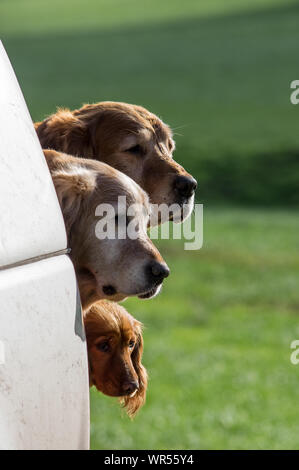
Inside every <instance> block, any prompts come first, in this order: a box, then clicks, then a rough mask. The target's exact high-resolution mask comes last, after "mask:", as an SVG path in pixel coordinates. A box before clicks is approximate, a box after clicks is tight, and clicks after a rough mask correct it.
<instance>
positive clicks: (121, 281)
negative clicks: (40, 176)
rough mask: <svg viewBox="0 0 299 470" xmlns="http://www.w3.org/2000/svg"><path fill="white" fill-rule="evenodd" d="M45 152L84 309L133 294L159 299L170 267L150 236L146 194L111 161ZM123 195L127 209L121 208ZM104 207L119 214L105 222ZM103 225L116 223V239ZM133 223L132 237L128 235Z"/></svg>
mask: <svg viewBox="0 0 299 470" xmlns="http://www.w3.org/2000/svg"><path fill="white" fill-rule="evenodd" d="M44 154H45V157H46V160H47V163H48V166H49V169H50V172H51V175H52V178H53V182H54V185H55V188H56V192H57V196H58V199H59V202H60V206H61V209H62V213H63V216H64V220H65V225H66V230H67V235H68V243H69V247H70V248H71V254H70V256H71V259H72V261H73V263H74V266H75V270H76V274H77V278H78V284H79V290H80V295H81V301H82V306H83V309H86V308H87V307H88V306H90V305H91V304H92V303H93V302H95V301H97V300H100V299H103V298H107V299H110V300H116V301H120V300H123V299H124V298H126V297H128V296H135V295H137V296H138V297H140V298H151V297H153V296H154V295H156V294H157V293H158V292H159V291H160V288H161V285H162V282H163V279H164V278H165V277H167V276H168V274H169V269H168V267H167V265H166V264H165V262H164V261H163V259H162V257H161V255H160V253H159V252H158V250H157V249H156V248H155V246H154V245H153V243H152V242H151V240H150V239H149V237H148V235H147V232H146V228H147V223H148V218H149V202H148V197H147V195H146V193H145V192H144V191H143V190H142V189H141V188H140V187H139V186H138V185H137V184H136V183H135V182H134V181H133V180H131V179H130V178H129V177H128V176H126V175H125V174H123V173H121V172H119V171H117V170H115V169H114V168H111V167H109V166H108V165H106V164H105V163H101V162H96V161H93V160H86V159H79V158H76V157H72V156H70V155H66V154H61V153H58V152H56V151H53V150H45V151H44ZM120 196H121V197H122V198H123V199H124V204H125V205H123V206H119V197H120ZM99 208H100V209H101V208H104V212H106V210H108V209H109V208H112V209H113V211H112V213H110V215H109V214H108V216H105V217H104V218H103V217H102V218H100V219H99V217H98V216H101V215H103V213H101V212H99V211H98V210H99ZM103 221H104V222H105V224H104V225H105V226H106V225H109V224H110V223H111V222H113V226H115V228H116V231H115V237H114V238H111V237H106V238H105V237H102V234H103V231H100V234H99V233H98V232H99V228H98V225H99V224H102V222H103ZM132 223H133V228H134V229H135V230H134V232H133V235H134V237H132V238H131V237H128V236H127V232H126V231H127V230H129V228H131V227H130V226H132ZM128 225H129V227H128ZM120 234H122V236H120ZM104 235H105V233H104Z"/></svg>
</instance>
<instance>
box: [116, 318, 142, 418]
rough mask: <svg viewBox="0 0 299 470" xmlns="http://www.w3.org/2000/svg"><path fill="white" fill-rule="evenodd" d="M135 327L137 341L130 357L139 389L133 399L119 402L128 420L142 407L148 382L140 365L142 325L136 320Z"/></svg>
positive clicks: (128, 398) (129, 398) (124, 399)
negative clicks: (128, 417)
mask: <svg viewBox="0 0 299 470" xmlns="http://www.w3.org/2000/svg"><path fill="white" fill-rule="evenodd" d="M135 327H136V331H137V338H138V339H137V344H136V346H135V349H134V351H133V353H132V356H131V357H132V362H133V365H134V368H135V371H136V373H137V375H138V380H139V389H138V391H137V393H136V394H135V395H134V396H133V397H125V398H123V399H122V400H121V402H122V404H123V406H124V408H125V409H126V412H127V413H128V415H129V416H130V418H133V417H134V416H135V415H136V413H137V412H138V411H139V409H140V408H141V407H142V406H143V405H144V403H145V399H146V390H147V382H148V377H147V371H146V369H145V367H144V366H143V365H142V363H141V360H142V353H143V337H142V325H141V323H140V322H137V320H136V324H135Z"/></svg>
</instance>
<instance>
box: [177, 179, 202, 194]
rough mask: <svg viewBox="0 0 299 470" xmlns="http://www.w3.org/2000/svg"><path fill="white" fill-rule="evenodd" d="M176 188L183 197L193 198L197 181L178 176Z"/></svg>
mask: <svg viewBox="0 0 299 470" xmlns="http://www.w3.org/2000/svg"><path fill="white" fill-rule="evenodd" d="M174 186H175V188H176V189H177V191H178V192H179V194H180V196H182V197H191V196H192V195H193V194H194V192H195V190H196V187H197V181H196V180H195V179H194V178H192V176H182V175H181V176H177V177H176V179H175V181H174Z"/></svg>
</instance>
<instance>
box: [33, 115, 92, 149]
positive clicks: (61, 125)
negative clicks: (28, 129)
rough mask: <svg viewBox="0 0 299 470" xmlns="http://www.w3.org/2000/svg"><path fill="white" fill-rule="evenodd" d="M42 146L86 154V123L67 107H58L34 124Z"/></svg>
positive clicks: (87, 144) (88, 137)
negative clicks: (55, 110)
mask: <svg viewBox="0 0 299 470" xmlns="http://www.w3.org/2000/svg"><path fill="white" fill-rule="evenodd" d="M34 127H35V130H36V132H37V135H38V138H39V140H40V143H41V146H42V148H45V149H46V148H48V149H54V150H61V151H63V152H66V153H69V154H71V155H75V156H82V155H88V152H87V151H88V147H89V145H90V144H89V140H90V136H89V131H88V127H87V124H86V123H85V122H84V121H83V120H82V119H81V118H80V117H79V116H75V114H74V113H73V112H72V111H70V110H69V109H63V108H60V109H58V110H57V112H56V113H55V114H52V115H51V116H49V117H48V118H47V119H45V120H44V121H42V122H37V123H35V124H34Z"/></svg>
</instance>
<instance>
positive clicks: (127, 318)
mask: <svg viewBox="0 0 299 470" xmlns="http://www.w3.org/2000/svg"><path fill="white" fill-rule="evenodd" d="M84 326H85V333H86V341H87V351H88V363H89V381H90V386H92V385H95V386H96V388H97V389H98V390H99V391H101V392H102V393H104V394H105V395H109V396H111V397H119V398H120V401H121V402H122V403H123V405H124V406H125V408H126V411H127V413H128V415H129V416H131V417H132V416H134V415H135V414H136V412H137V411H138V410H139V408H140V407H141V406H142V405H143V404H144V402H145V397H146V389H147V373H146V370H145V368H144V366H143V365H142V363H141V359H142V352H143V338H142V325H141V323H140V322H139V321H137V320H135V318H133V317H132V316H131V315H130V314H129V313H128V312H127V311H126V310H125V309H124V308H123V307H121V306H120V305H118V304H116V303H115V302H108V301H105V300H102V301H100V302H96V303H95V304H93V305H92V307H91V308H90V309H89V310H88V311H87V312H86V313H85V317H84Z"/></svg>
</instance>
